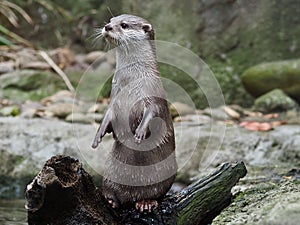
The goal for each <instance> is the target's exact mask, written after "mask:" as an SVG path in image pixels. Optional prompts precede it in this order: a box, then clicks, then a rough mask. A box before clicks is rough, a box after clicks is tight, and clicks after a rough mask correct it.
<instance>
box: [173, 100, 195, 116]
mask: <svg viewBox="0 0 300 225" xmlns="http://www.w3.org/2000/svg"><path fill="white" fill-rule="evenodd" d="M169 109H170V113H171V116H172V117H175V116H178V115H179V116H184V115H187V114H194V113H195V109H193V108H192V107H190V106H189V105H187V104H184V103H181V102H174V103H172V104H171V105H170V107H169Z"/></svg>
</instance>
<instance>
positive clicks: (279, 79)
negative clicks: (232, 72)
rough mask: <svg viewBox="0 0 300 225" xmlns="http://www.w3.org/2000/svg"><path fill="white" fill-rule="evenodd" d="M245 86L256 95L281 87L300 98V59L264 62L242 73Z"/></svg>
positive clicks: (287, 92)
mask: <svg viewBox="0 0 300 225" xmlns="http://www.w3.org/2000/svg"><path fill="white" fill-rule="evenodd" d="M242 80H243V84H244V86H245V88H246V89H247V90H248V91H249V92H250V93H251V94H252V95H253V96H255V97H257V96H260V95H262V94H265V93H266V92H268V91H271V90H273V89H276V88H279V89H281V90H283V91H284V92H285V93H286V94H288V95H290V96H292V97H294V98H295V99H298V100H300V60H286V61H278V62H271V63H262V64H259V65H256V66H253V67H251V68H249V69H248V70H246V71H245V72H244V73H243V75H242Z"/></svg>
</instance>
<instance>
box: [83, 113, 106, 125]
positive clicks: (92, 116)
mask: <svg viewBox="0 0 300 225" xmlns="http://www.w3.org/2000/svg"><path fill="white" fill-rule="evenodd" d="M86 116H87V117H88V118H89V119H90V120H91V121H95V122H97V123H101V122H102V120H103V117H104V115H103V114H100V113H88V114H86Z"/></svg>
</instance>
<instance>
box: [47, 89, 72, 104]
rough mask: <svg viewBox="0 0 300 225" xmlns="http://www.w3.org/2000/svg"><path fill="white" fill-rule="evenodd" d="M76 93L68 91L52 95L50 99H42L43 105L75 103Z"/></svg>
mask: <svg viewBox="0 0 300 225" xmlns="http://www.w3.org/2000/svg"><path fill="white" fill-rule="evenodd" d="M74 97H75V95H74V93H72V92H70V91H67V90H61V91H58V92H57V93H55V94H54V95H51V96H49V97H46V98H44V99H42V103H43V104H48V103H59V102H69V103H72V102H74Z"/></svg>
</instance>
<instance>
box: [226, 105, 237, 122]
mask: <svg viewBox="0 0 300 225" xmlns="http://www.w3.org/2000/svg"><path fill="white" fill-rule="evenodd" d="M223 110H224V111H225V112H226V114H227V115H228V116H229V117H230V118H232V119H235V120H239V119H240V118H241V115H240V114H239V113H238V112H237V111H235V110H234V109H232V108H230V107H229V106H223Z"/></svg>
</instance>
